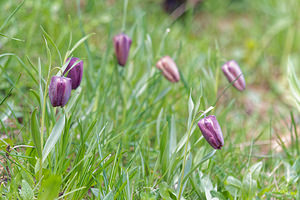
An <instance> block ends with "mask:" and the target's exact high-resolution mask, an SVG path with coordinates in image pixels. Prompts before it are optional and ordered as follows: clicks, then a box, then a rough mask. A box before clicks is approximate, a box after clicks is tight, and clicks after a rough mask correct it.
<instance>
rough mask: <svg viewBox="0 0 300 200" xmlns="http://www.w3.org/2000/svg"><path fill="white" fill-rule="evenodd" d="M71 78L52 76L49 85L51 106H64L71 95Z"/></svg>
mask: <svg viewBox="0 0 300 200" xmlns="http://www.w3.org/2000/svg"><path fill="white" fill-rule="evenodd" d="M71 90H72V84H71V79H70V78H67V77H62V76H53V77H52V78H51V82H50V85H49V98H50V102H51V104H52V106H53V107H57V106H61V107H64V106H65V105H66V103H67V102H68V100H69V98H70V96H71Z"/></svg>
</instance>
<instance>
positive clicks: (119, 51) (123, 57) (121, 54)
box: [113, 33, 132, 67]
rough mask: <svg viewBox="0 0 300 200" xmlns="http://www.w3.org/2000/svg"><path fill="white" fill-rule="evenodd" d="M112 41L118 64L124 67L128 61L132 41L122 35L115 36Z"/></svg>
mask: <svg viewBox="0 0 300 200" xmlns="http://www.w3.org/2000/svg"><path fill="white" fill-rule="evenodd" d="M113 41H114V47H115V53H116V56H117V60H118V63H119V65H121V66H123V67H124V66H125V65H126V62H127V59H128V55H129V50H130V46H131V42H132V41H131V39H130V38H129V37H128V36H127V35H125V34H124V33H121V34H119V35H116V36H115V37H114V38H113Z"/></svg>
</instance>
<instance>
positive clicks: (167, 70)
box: [156, 56, 180, 82]
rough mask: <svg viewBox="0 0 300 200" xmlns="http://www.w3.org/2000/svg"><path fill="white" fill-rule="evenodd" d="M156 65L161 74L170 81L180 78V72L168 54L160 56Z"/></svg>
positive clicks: (176, 80)
mask: <svg viewBox="0 0 300 200" xmlns="http://www.w3.org/2000/svg"><path fill="white" fill-rule="evenodd" d="M156 67H157V68H158V69H160V70H161V71H162V73H163V75H164V76H165V77H166V79H168V80H169V81H171V82H178V81H179V80H180V74H179V72H178V68H177V66H176V63H175V62H174V61H173V60H172V58H171V57H170V56H164V57H162V58H161V59H160V60H159V61H158V62H157V63H156Z"/></svg>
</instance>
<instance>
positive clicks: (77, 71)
mask: <svg viewBox="0 0 300 200" xmlns="http://www.w3.org/2000/svg"><path fill="white" fill-rule="evenodd" d="M69 60H70V58H68V60H67V62H69ZM78 61H79V58H75V57H73V58H71V60H70V62H69V64H68V66H67V68H66V69H65V71H64V73H63V74H65V73H67V72H68V71H69V72H68V75H67V77H68V78H70V79H71V82H72V90H75V89H77V88H78V87H79V85H80V83H81V79H82V74H83V61H82V60H81V61H79V62H78ZM75 63H77V64H75ZM74 64H75V65H74ZM73 65H74V66H73ZM70 69H71V70H70Z"/></svg>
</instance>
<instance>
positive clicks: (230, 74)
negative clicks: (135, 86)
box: [222, 60, 246, 91]
mask: <svg viewBox="0 0 300 200" xmlns="http://www.w3.org/2000/svg"><path fill="white" fill-rule="evenodd" d="M222 71H223V73H224V75H225V76H226V78H227V80H228V81H229V82H230V83H232V82H233V81H234V83H233V86H234V87H235V88H236V89H238V90H239V91H243V90H245V87H246V83H245V78H244V76H243V73H242V71H241V69H240V67H239V65H238V64H237V62H236V61H234V60H231V61H228V62H227V63H225V64H224V65H223V66H222Z"/></svg>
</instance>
